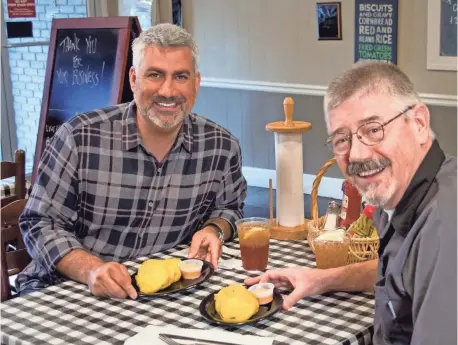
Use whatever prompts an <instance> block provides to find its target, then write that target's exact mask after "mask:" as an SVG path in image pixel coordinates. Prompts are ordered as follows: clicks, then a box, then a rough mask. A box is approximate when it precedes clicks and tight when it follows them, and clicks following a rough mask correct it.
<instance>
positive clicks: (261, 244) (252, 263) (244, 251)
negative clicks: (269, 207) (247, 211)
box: [235, 217, 272, 271]
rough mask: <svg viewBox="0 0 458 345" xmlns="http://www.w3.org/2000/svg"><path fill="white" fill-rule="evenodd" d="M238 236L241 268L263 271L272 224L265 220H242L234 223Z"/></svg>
mask: <svg viewBox="0 0 458 345" xmlns="http://www.w3.org/2000/svg"><path fill="white" fill-rule="evenodd" d="M235 225H236V226H237V233H238V236H239V243H240V253H241V256H242V265H243V268H244V269H246V270H247V271H263V270H265V269H266V268H267V262H268V261H269V240H270V230H271V228H272V224H271V223H270V220H269V219H266V218H258V217H252V218H243V219H240V220H238V221H236V222H235Z"/></svg>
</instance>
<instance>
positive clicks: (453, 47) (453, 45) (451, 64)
mask: <svg viewBox="0 0 458 345" xmlns="http://www.w3.org/2000/svg"><path fill="white" fill-rule="evenodd" d="M457 23H458V22H457V0H428V36H427V37H428V41H427V63H426V64H427V68H428V69H430V70H443V71H456V70H457V34H456V32H457V30H456V28H457Z"/></svg>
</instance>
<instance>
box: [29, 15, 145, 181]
mask: <svg viewBox="0 0 458 345" xmlns="http://www.w3.org/2000/svg"><path fill="white" fill-rule="evenodd" d="M140 31H141V29H140V25H139V24H138V20H137V18H136V17H100V18H97V17H91V18H74V19H54V20H53V23H52V28H51V40H50V43H49V52H48V64H47V69H46V77H45V88H44V95H43V100H42V107H41V115H40V126H39V130H38V138H37V146H36V151H35V160H34V167H33V173H32V182H33V181H35V178H36V173H37V168H38V163H39V161H40V158H41V154H42V153H43V149H44V147H45V145H46V144H47V143H48V142H49V140H50V139H51V138H52V136H53V135H54V133H55V132H56V131H57V129H58V128H59V126H61V125H62V124H63V123H64V122H67V121H68V120H70V119H71V118H73V117H74V116H76V115H78V114H81V113H84V112H87V111H91V110H94V109H98V108H103V107H106V106H108V105H114V104H119V103H123V102H128V101H131V100H132V99H133V95H132V91H131V89H130V85H129V68H130V67H131V66H132V49H131V44H132V41H133V40H134V39H135V38H136V37H137V36H138V35H139V34H140Z"/></svg>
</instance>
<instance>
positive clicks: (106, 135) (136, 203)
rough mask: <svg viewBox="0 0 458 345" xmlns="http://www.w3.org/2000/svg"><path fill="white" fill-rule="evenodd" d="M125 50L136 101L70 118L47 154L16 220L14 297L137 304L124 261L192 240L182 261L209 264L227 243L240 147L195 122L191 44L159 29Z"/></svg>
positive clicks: (238, 184)
mask: <svg viewBox="0 0 458 345" xmlns="http://www.w3.org/2000/svg"><path fill="white" fill-rule="evenodd" d="M132 49H133V66H132V68H131V69H130V74H129V77H130V85H131V88H132V91H133V94H134V101H133V102H131V103H129V104H121V105H116V106H111V107H107V108H105V109H100V110H95V111H92V112H89V113H85V114H81V115H78V116H76V117H75V118H73V119H71V120H70V121H69V122H67V123H65V124H64V125H62V126H61V128H60V129H59V131H58V132H57V133H56V134H55V135H54V137H53V139H52V141H51V143H50V144H49V145H48V146H47V147H46V149H45V152H44V154H43V156H42V159H41V162H40V165H39V168H38V176H37V180H36V183H35V185H34V187H33V191H32V193H31V196H30V199H29V201H28V203H27V205H26V208H25V210H24V212H23V214H22V215H21V218H20V227H21V231H22V233H23V237H24V242H25V243H26V246H27V249H28V252H29V253H30V255H31V256H32V259H33V260H32V262H31V263H30V264H29V265H28V266H27V267H26V268H25V270H24V271H23V272H21V273H20V274H19V276H18V279H17V287H18V291H19V292H20V293H26V292H30V291H33V290H35V289H39V288H42V287H45V286H49V285H52V284H56V283H59V282H61V281H62V280H64V279H66V278H70V279H72V280H75V281H78V282H81V283H83V284H87V285H88V287H89V290H90V291H91V292H92V293H93V294H94V295H96V296H108V297H115V298H125V297H130V298H136V297H137V293H136V291H135V289H134V287H133V286H132V283H131V277H130V275H129V272H128V271H127V268H126V267H125V266H124V265H122V264H121V263H120V262H122V261H126V260H131V259H134V258H137V257H142V256H148V255H150V254H152V253H155V252H159V251H163V250H167V249H170V248H173V247H174V246H176V245H178V244H180V243H187V242H188V241H191V247H190V250H189V257H193V258H194V257H198V258H201V259H206V260H207V261H210V262H211V263H213V265H214V266H215V267H216V266H217V263H218V259H219V256H220V254H221V249H222V243H223V241H225V240H229V239H231V238H232V237H234V236H235V221H236V220H238V219H240V218H241V217H242V209H243V202H244V199H245V196H246V181H245V179H244V178H243V175H242V157H241V152H240V146H239V143H238V141H237V139H236V138H235V137H233V136H232V135H231V134H230V133H229V132H228V131H226V130H225V129H223V128H222V127H220V126H218V125H217V124H215V123H214V122H212V121H210V120H208V119H206V118H204V117H201V116H198V115H196V114H192V113H191V109H192V107H193V106H194V102H195V100H196V96H197V93H198V91H199V86H200V74H199V71H198V50H197V46H196V43H195V42H194V39H193V38H192V37H191V35H190V34H189V33H188V32H186V31H185V30H184V29H182V28H179V27H177V26H174V25H171V24H160V25H157V26H154V27H152V28H150V29H148V30H146V31H144V32H142V33H141V34H140V36H139V37H138V38H137V39H135V40H134V42H133V45H132Z"/></svg>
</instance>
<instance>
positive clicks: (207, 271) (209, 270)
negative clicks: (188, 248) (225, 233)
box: [131, 260, 215, 297]
mask: <svg viewBox="0 0 458 345" xmlns="http://www.w3.org/2000/svg"><path fill="white" fill-rule="evenodd" d="M201 261H203V260H201ZM203 263H204V264H203V266H202V273H201V275H200V277H199V278H196V279H184V278H183V276H182V277H181V278H180V280H178V281H177V282H175V283H173V284H172V285H170V286H169V287H167V288H165V289H162V290H159V291H157V292H155V293H152V294H144V293H142V292H140V289H139V288H138V285H137V280H136V279H135V277H136V276H137V272H135V273H134V274H132V275H131V278H132V285H133V286H134V288H135V290H137V293H138V296H143V297H153V296H163V295H168V294H171V293H175V292H180V291H184V290H187V289H190V288H192V287H194V286H196V285H199V284H202V283H203V282H204V281H206V280H208V279H209V278H210V277H211V276H212V275H213V273H214V272H215V268H214V267H213V265H212V264H211V263H209V262H207V261H203Z"/></svg>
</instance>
